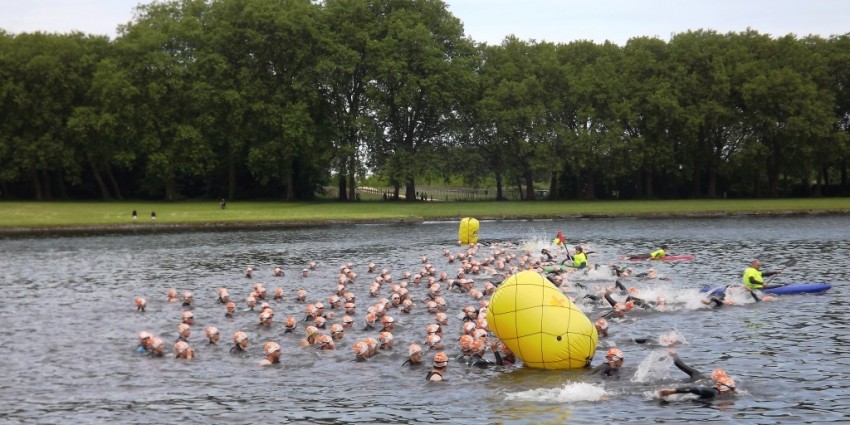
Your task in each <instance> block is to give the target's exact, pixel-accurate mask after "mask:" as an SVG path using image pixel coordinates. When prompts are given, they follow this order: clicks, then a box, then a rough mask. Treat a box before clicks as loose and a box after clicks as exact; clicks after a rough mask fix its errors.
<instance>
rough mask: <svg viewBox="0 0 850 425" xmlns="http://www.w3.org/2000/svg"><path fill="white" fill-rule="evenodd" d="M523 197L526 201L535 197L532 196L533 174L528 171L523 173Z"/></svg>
mask: <svg viewBox="0 0 850 425" xmlns="http://www.w3.org/2000/svg"><path fill="white" fill-rule="evenodd" d="M525 199H526V200H528V201H533V200H535V199H536V198H535V196H534V176H533V175H532V174H531V173H530V172H526V173H525Z"/></svg>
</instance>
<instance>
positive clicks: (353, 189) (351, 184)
mask: <svg viewBox="0 0 850 425" xmlns="http://www.w3.org/2000/svg"><path fill="white" fill-rule="evenodd" d="M351 162H354V159H353V158H352V159H351ZM348 199H349V200H351V201H356V200H357V181H356V180H355V179H354V165H353V164H352V165H351V166H349V167H348Z"/></svg>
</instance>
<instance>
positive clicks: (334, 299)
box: [328, 295, 340, 310]
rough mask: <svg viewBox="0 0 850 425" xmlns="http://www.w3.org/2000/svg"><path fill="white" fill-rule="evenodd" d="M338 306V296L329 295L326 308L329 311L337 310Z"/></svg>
mask: <svg viewBox="0 0 850 425" xmlns="http://www.w3.org/2000/svg"><path fill="white" fill-rule="evenodd" d="M339 305H340V299H339V296H338V295H331V296H329V297H328V306H329V308H331V309H334V310H335V309H337V308H339Z"/></svg>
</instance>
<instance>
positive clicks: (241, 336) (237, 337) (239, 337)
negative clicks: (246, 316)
mask: <svg viewBox="0 0 850 425" xmlns="http://www.w3.org/2000/svg"><path fill="white" fill-rule="evenodd" d="M246 339H248V334H246V333H245V332H242V331H238V332H236V333H235V334H233V342H235V343H237V344H239V343H240V342H242V341H245V340H246Z"/></svg>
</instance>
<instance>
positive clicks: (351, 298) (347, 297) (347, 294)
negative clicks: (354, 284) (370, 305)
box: [342, 291, 357, 304]
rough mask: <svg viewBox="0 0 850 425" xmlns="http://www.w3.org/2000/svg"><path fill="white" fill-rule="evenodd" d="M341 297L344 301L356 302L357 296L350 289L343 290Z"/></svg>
mask: <svg viewBox="0 0 850 425" xmlns="http://www.w3.org/2000/svg"><path fill="white" fill-rule="evenodd" d="M342 299H344V300H345V302H346V303H351V304H354V303H356V302H357V297H356V296H355V295H354V292H350V291H346V292H343V294H342Z"/></svg>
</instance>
